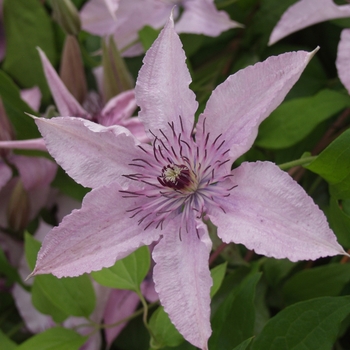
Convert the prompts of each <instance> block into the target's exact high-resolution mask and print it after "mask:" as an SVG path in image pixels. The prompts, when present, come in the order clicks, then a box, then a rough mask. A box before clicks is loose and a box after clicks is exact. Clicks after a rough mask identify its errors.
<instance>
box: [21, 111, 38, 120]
mask: <svg viewBox="0 0 350 350" xmlns="http://www.w3.org/2000/svg"><path fill="white" fill-rule="evenodd" d="M24 114H26V115H27V116H29V117H31V118H33V119H34V120H36V119H42V118H39V117H37V116H35V115H33V114H30V113H27V112H24Z"/></svg>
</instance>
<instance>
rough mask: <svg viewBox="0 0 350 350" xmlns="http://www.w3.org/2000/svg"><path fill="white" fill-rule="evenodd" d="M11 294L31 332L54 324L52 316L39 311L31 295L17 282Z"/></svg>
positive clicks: (37, 331)
mask: <svg viewBox="0 0 350 350" xmlns="http://www.w3.org/2000/svg"><path fill="white" fill-rule="evenodd" d="M12 295H13V299H14V301H15V304H16V306H17V310H18V312H19V314H20V315H21V317H22V319H23V321H24V322H25V325H26V327H27V328H28V329H29V330H30V331H31V332H32V333H34V334H36V333H41V332H43V331H44V330H45V329H48V328H51V327H54V326H55V322H54V321H53V319H52V317H51V316H48V315H44V314H42V313H40V312H39V311H38V310H37V309H36V308H35V307H34V305H33V303H32V295H31V294H30V293H29V292H27V291H26V290H24V289H23V287H21V286H20V285H19V284H17V283H16V284H15V285H14V287H13V290H12Z"/></svg>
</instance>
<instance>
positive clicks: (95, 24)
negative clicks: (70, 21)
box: [80, 0, 119, 36]
mask: <svg viewBox="0 0 350 350" xmlns="http://www.w3.org/2000/svg"><path fill="white" fill-rule="evenodd" d="M118 6H119V0H90V1H87V2H86V3H85V5H84V6H83V8H82V9H81V11H80V19H81V24H82V28H83V29H84V30H86V31H87V32H89V33H92V34H95V35H100V36H104V35H110V34H113V32H114V31H115V30H116V28H117V25H118V22H117V20H116V11H117V10H118Z"/></svg>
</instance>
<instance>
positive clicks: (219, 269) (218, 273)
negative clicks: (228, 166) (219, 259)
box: [210, 263, 227, 298]
mask: <svg viewBox="0 0 350 350" xmlns="http://www.w3.org/2000/svg"><path fill="white" fill-rule="evenodd" d="M226 267H227V263H223V264H221V265H218V266H215V267H214V268H213V269H211V270H210V273H211V278H212V279H213V285H212V287H211V290H210V297H211V298H212V297H213V296H214V295H215V294H216V292H217V291H218V290H219V288H220V286H221V283H222V281H223V280H224V277H225V273H226Z"/></svg>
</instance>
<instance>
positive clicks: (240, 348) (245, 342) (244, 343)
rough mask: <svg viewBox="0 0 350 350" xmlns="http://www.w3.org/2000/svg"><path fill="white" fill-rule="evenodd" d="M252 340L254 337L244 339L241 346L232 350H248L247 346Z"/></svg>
mask: <svg viewBox="0 0 350 350" xmlns="http://www.w3.org/2000/svg"><path fill="white" fill-rule="evenodd" d="M253 339H254V337H251V338H248V339H246V340H245V341H243V342H242V343H241V344H239V345H237V346H236V347H235V348H234V349H233V350H246V349H248V346H249V345H250V344H251V342H252V340H253Z"/></svg>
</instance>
